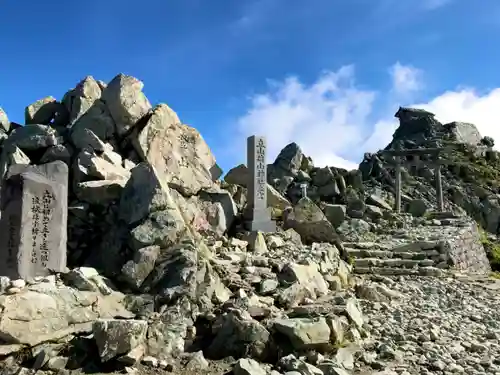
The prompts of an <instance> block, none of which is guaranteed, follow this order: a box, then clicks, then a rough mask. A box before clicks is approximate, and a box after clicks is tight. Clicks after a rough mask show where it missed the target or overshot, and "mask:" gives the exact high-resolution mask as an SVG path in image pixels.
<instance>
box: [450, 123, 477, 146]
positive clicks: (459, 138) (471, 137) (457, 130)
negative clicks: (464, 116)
mask: <svg viewBox="0 0 500 375" xmlns="http://www.w3.org/2000/svg"><path fill="white" fill-rule="evenodd" d="M444 126H445V127H446V128H448V129H449V131H450V132H451V135H452V138H453V139H454V140H455V141H456V142H460V143H467V144H470V145H473V146H477V145H478V144H479V143H480V142H481V139H482V137H481V133H479V130H477V127H476V125H474V124H471V123H468V122H458V121H454V122H450V123H449V124H446V125H444Z"/></svg>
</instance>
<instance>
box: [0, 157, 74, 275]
mask: <svg viewBox="0 0 500 375" xmlns="http://www.w3.org/2000/svg"><path fill="white" fill-rule="evenodd" d="M67 199H68V166H67V165H66V164H65V163H63V162H62V161H54V162H51V163H47V164H43V165H37V166H35V165H25V164H18V165H12V166H11V167H10V168H9V169H8V171H7V174H6V175H5V180H4V182H3V184H2V193H1V202H0V209H1V211H2V215H1V218H0V275H1V276H8V277H10V278H24V279H29V278H32V277H35V276H46V275H49V274H50V273H51V271H56V272H62V271H64V270H65V269H66V240H67V232H66V226H67V216H68V201H67Z"/></svg>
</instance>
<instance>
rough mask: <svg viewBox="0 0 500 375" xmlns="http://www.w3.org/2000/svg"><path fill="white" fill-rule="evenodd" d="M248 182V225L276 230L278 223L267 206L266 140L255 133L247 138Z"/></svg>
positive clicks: (252, 228) (268, 230) (246, 215)
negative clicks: (272, 218)
mask: <svg viewBox="0 0 500 375" xmlns="http://www.w3.org/2000/svg"><path fill="white" fill-rule="evenodd" d="M247 166H248V171H249V174H248V176H249V181H248V184H247V189H248V190H247V209H246V212H245V218H246V219H247V222H246V226H247V229H248V230H251V231H261V232H276V223H275V222H274V221H272V220H271V212H270V210H269V209H268V207H267V164H266V140H265V138H264V137H257V136H255V135H253V136H251V137H248V139H247Z"/></svg>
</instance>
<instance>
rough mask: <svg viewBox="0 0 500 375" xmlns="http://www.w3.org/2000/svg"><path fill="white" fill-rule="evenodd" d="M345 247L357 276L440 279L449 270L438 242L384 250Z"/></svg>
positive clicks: (369, 245) (375, 246)
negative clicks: (430, 277)
mask: <svg viewBox="0 0 500 375" xmlns="http://www.w3.org/2000/svg"><path fill="white" fill-rule="evenodd" d="M345 246H346V250H347V253H348V254H349V257H350V259H351V262H352V265H353V267H354V272H355V273H358V274H378V275H385V276H397V275H417V276H440V275H441V274H442V270H443V269H446V268H448V267H449V264H448V255H447V254H446V253H445V252H444V246H443V243H442V242H413V243H409V244H405V245H400V246H397V247H394V248H386V249H384V248H383V246H382V248H381V246H380V245H378V244H372V243H351V244H345Z"/></svg>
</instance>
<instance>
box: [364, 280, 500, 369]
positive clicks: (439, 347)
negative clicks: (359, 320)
mask: <svg viewBox="0 0 500 375" xmlns="http://www.w3.org/2000/svg"><path fill="white" fill-rule="evenodd" d="M373 279H375V281H377V282H378V283H380V284H385V285H386V286H387V287H389V288H390V289H391V290H393V291H396V292H399V293H401V295H402V296H401V297H400V298H393V299H392V301H390V302H374V301H367V300H362V301H361V306H362V308H363V313H364V316H365V319H366V321H367V323H366V329H367V330H368V332H370V334H371V340H370V341H371V343H369V344H368V345H367V346H366V348H367V350H366V351H365V352H364V353H363V354H362V355H361V357H360V358H358V360H357V363H356V365H357V366H359V367H360V368H359V371H356V372H358V373H367V374H368V373H373V372H367V368H368V366H369V367H371V368H372V369H375V370H378V371H380V373H381V374H384V375H385V374H387V375H389V374H400V375H408V374H411V375H413V374H461V373H462V374H468V375H480V374H500V293H499V289H500V281H498V280H495V279H491V278H490V279H486V278H471V277H466V276H461V275H456V276H455V277H449V278H446V279H438V278H426V277H398V278H385V277H384V278H382V277H374V278H373ZM375 373H377V372H375Z"/></svg>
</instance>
